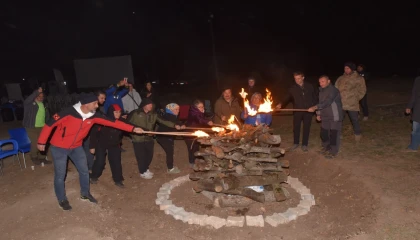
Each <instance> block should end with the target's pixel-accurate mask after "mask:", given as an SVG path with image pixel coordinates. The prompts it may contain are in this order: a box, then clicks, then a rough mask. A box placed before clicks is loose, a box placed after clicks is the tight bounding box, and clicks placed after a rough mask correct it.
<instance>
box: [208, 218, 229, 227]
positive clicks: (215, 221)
mask: <svg viewBox="0 0 420 240" xmlns="http://www.w3.org/2000/svg"><path fill="white" fill-rule="evenodd" d="M205 222H206V225H209V226H212V227H214V228H216V229H219V228H221V227H223V226H225V225H226V219H224V218H219V217H215V216H209V217H207V218H206V220H205Z"/></svg>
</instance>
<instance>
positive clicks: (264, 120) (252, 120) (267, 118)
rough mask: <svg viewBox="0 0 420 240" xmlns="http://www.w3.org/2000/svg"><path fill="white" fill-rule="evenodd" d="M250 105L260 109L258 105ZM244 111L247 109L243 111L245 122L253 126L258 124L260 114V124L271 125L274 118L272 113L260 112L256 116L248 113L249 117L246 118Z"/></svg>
mask: <svg viewBox="0 0 420 240" xmlns="http://www.w3.org/2000/svg"><path fill="white" fill-rule="evenodd" d="M250 106H251V108H252V109H258V108H257V107H256V106H253V105H252V104H250ZM244 113H245V111H242V113H241V118H242V119H243V120H244V121H245V122H244V123H245V124H250V125H253V126H255V125H257V124H256V122H257V119H258V116H259V117H260V120H259V121H260V122H259V123H258V124H265V125H270V124H271V122H272V120H273V118H272V116H271V113H258V114H257V115H255V116H249V115H248V117H247V118H244Z"/></svg>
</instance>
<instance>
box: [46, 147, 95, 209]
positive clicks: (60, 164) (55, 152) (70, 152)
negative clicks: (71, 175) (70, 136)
mask: <svg viewBox="0 0 420 240" xmlns="http://www.w3.org/2000/svg"><path fill="white" fill-rule="evenodd" d="M51 154H52V156H53V161H54V191H55V195H56V196H57V199H58V201H63V200H67V197H66V189H65V186H64V181H65V178H66V175H67V158H68V157H70V159H71V161H72V162H73V163H74V165H75V166H76V168H77V171H78V172H79V182H80V194H81V195H82V196H87V195H89V191H90V189H89V188H90V185H89V171H88V168H87V162H86V155H85V151H84V150H83V147H81V146H80V147H77V148H72V149H67V148H60V147H56V146H53V145H51Z"/></svg>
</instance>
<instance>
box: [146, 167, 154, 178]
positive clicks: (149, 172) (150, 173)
mask: <svg viewBox="0 0 420 240" xmlns="http://www.w3.org/2000/svg"><path fill="white" fill-rule="evenodd" d="M146 172H147V173H148V174H149V175H152V176H154V175H155V174H154V173H152V172H151V171H149V169H147V171H146Z"/></svg>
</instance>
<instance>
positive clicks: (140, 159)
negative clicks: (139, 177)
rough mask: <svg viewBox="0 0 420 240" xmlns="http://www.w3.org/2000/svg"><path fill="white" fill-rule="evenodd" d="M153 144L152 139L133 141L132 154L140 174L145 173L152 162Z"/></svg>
mask: <svg viewBox="0 0 420 240" xmlns="http://www.w3.org/2000/svg"><path fill="white" fill-rule="evenodd" d="M154 145H155V142H154V141H146V142H133V147H134V155H135V156H136V160H137V166H138V168H139V173H141V174H143V173H145V172H146V171H147V169H149V166H150V163H152V159H153V147H154Z"/></svg>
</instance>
